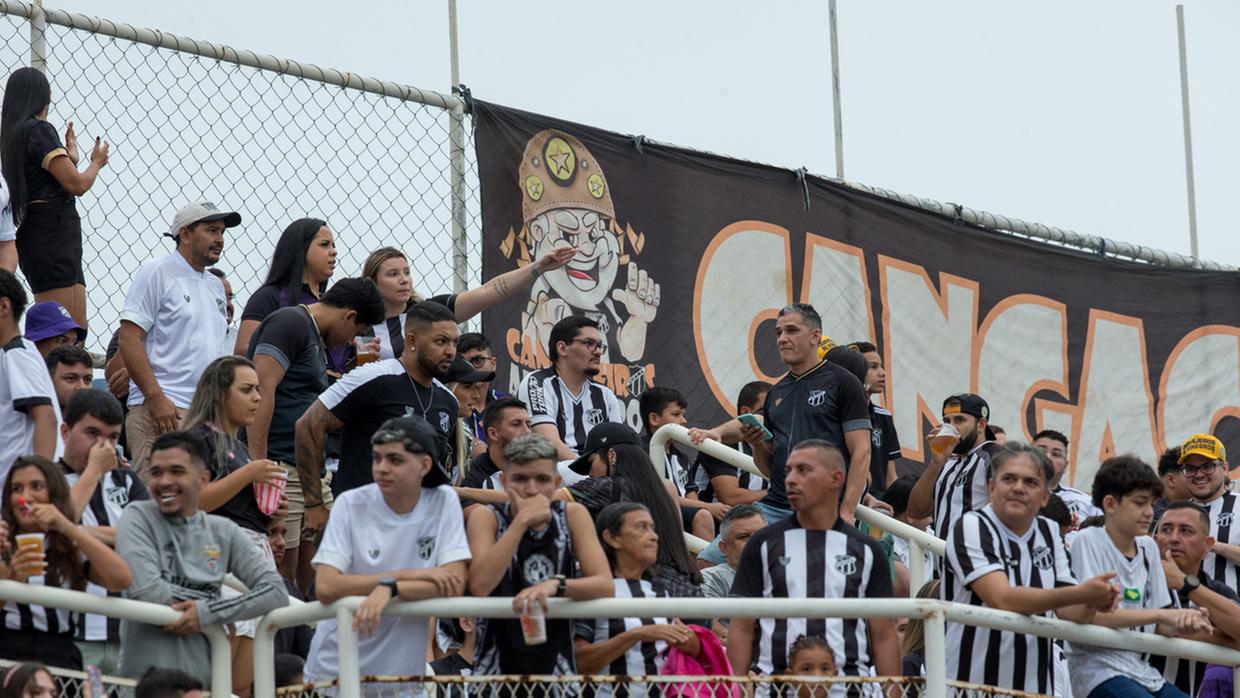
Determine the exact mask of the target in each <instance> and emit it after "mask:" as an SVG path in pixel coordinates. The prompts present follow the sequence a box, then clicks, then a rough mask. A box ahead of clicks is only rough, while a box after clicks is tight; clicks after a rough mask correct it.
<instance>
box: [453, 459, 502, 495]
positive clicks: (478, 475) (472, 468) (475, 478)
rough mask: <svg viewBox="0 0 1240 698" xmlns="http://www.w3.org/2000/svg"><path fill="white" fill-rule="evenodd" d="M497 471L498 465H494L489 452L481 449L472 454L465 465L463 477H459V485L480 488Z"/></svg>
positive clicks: (484, 485)
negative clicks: (477, 452)
mask: <svg viewBox="0 0 1240 698" xmlns="http://www.w3.org/2000/svg"><path fill="white" fill-rule="evenodd" d="M498 472H499V467H498V466H497V465H495V461H493V460H491V454H490V453H488V452H486V451H483V452H482V453H479V454H478V455H476V456H474V457H473V459H471V460H470V461H469V464H468V465H466V466H465V477H463V478H461V487H472V488H474V489H477V490H480V489H484V488H485V487H486V485H487V480H490V479H491V476H492V475H494V474H495V473H498Z"/></svg>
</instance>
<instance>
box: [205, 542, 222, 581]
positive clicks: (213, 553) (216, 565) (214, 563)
mask: <svg viewBox="0 0 1240 698" xmlns="http://www.w3.org/2000/svg"><path fill="white" fill-rule="evenodd" d="M202 558H203V561H204V562H206V563H207V569H208V570H209V571H210V572H211V574H217V573H219V571H220V546H218V545H216V544H215V543H207V544H206V545H204V546H202Z"/></svg>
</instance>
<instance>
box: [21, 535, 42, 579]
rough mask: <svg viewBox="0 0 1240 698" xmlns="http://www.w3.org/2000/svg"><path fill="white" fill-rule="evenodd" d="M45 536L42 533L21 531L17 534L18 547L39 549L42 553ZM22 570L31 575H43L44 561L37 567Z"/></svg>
mask: <svg viewBox="0 0 1240 698" xmlns="http://www.w3.org/2000/svg"><path fill="white" fill-rule="evenodd" d="M43 538H44V535H43V534H42V533H19V534H17V549H18V550H37V551H38V552H40V553H42V552H43ZM22 572H24V573H25V574H27V575H30V576H34V575H41V574H43V563H42V562H40V563H39V564H38V566H37V567H34V566H31V567H26V568H24V569H23V570H22Z"/></svg>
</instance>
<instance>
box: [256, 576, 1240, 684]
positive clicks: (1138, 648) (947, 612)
mask: <svg viewBox="0 0 1240 698" xmlns="http://www.w3.org/2000/svg"><path fill="white" fill-rule="evenodd" d="M364 600H365V599H364V598H363V597H360V596H354V597H349V598H345V599H340V600H339V601H337V602H335V603H333V604H331V605H330V606H324V605H322V604H319V603H310V604H306V605H305V606H300V607H297V608H293V607H286V608H279V609H276V610H274V611H272V612H271V613H268V614H267V615H266V616H264V617H263V619H262V621H261V622H260V623H259V626H258V632H257V633H256V634H255V637H254V695H255V696H256V698H268V697H269V696H273V695H274V694H275V675H274V668H273V660H274V656H273V644H272V643H273V639H274V636H275V632H276V630H278V629H279V628H283V627H288V626H291V625H301V624H304V623H313V622H317V621H320V620H325V619H328V618H335V619H336V633H337V642H338V653H337V656H338V658H339V662H340V664H339V666H340V676H339V693H338V696H339V698H360V696H361V684H360V681H361V667H360V666H359V664H358V655H357V633H356V632H355V631H354V630H353V614H354V613H355V612H356V611H357V608H358V606H360V605H361V603H362V601H364ZM548 604H549V611H548V613H547V617H549V618H621V617H652V616H662V617H695V616H699V617H704V618H715V617H719V616H720V611H721V609H722V610H726V611H728V615H729V616H730V617H737V618H743V617H753V618H921V619H922V620H923V621H924V629H925V643H926V646H925V666H926V676H925V680H926V689H925V692H924V693H923V695H924V696H925V698H946V697H947V686H948V683H947V655H946V647H945V635H946V630H947V623H948V622H953V623H963V624H965V625H972V626H977V627H983V628H991V629H995V630H1007V631H1012V632H1018V633H1025V634H1029V635H1036V636H1038V637H1046V638H1054V639H1063V640H1067V641H1069V642H1076V643H1082V644H1088V645H1094V646H1098V647H1110V648H1115V649H1121V650H1131V651H1135V652H1143V653H1153V654H1159V655H1165V656H1168V657H1184V658H1187V659H1193V660H1196V661H1199V662H1210V663H1214V664H1222V665H1225V666H1231V667H1234V669H1233V672H1234V674H1235V676H1236V681H1235V693H1234V694H1233V696H1234V698H1240V651H1237V650H1234V649H1229V648H1227V647H1223V646H1220V645H1212V644H1208V643H1204V642H1196V641H1192V640H1181V639H1174V638H1167V637H1162V636H1159V635H1151V634H1146V633H1138V632H1133V631H1131V630H1114V629H1111V628H1104V627H1102V626H1097V625H1080V624H1077V623H1071V622H1068V621H1063V620H1058V619H1053V618H1044V617H1040V616H1026V615H1022V614H1019V613H1012V612H1009V611H999V610H995V609H992V608H986V607H983V606H969V605H965V604H957V603H951V602H946V601H938V600H933V599H684V598H679V599H666V598H665V599H597V600H594V601H569V600H567V599H549V600H548ZM384 614H387V615H397V616H422V617H446V618H455V617H459V616H467V617H474V618H514V617H516V614H515V613H513V610H512V599H510V598H474V597H456V598H451V599H433V600H426V601H402V602H397V603H392V604H390V605H388V607H387V608H386V609H385V610H384ZM411 660H412V661H417V658H411ZM733 670H735V671H738V672H741V673H744V671H745V669H744V668H743V667H733Z"/></svg>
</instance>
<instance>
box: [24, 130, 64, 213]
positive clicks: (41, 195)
mask: <svg viewBox="0 0 1240 698" xmlns="http://www.w3.org/2000/svg"><path fill="white" fill-rule="evenodd" d="M21 138H22V141H23V142H25V144H26V159H25V168H26V201H27V202H30V201H72V200H73V195H72V194H70V193H69V192H68V191H66V190H65V188H64V187H62V186H60V182H57V181H56V178H55V177H53V176H52V173H51V172H48V171H47V166H48V165H50V164H52V160H54V159H56V157H58V156H60V155H67V154H68V153H66V152H65V147H64V146H63V145H61V143H60V134H58V133H56V127H55V126H52V125H51V124H49V123H47V122H46V121H43V120H42V119H35V118H31V119H29V120H27V121H26V123H25V124H22V135H21Z"/></svg>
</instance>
